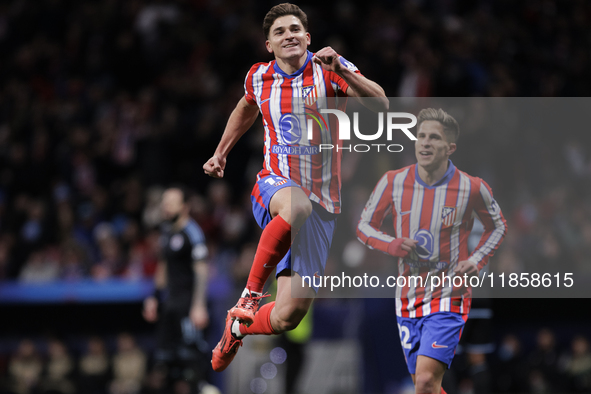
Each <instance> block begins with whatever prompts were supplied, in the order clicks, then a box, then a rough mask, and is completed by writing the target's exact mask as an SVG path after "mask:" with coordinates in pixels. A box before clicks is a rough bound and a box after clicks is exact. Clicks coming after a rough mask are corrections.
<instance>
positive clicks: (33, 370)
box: [8, 339, 43, 394]
mask: <svg viewBox="0 0 591 394" xmlns="http://www.w3.org/2000/svg"><path fill="white" fill-rule="evenodd" d="M8 372H9V377H10V380H11V382H12V384H11V385H12V390H13V391H14V392H15V393H16V394H29V393H33V392H34V390H35V389H36V388H37V386H38V384H39V380H40V378H41V373H42V372H43V362H42V360H41V357H39V354H38V353H37V349H36V347H35V344H34V343H33V342H32V341H31V340H29V339H24V340H22V341H21V343H20V344H19V346H18V349H17V351H16V353H15V354H14V355H13V357H12V359H11V360H10V363H9V365H8Z"/></svg>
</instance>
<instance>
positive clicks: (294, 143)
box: [271, 93, 328, 155]
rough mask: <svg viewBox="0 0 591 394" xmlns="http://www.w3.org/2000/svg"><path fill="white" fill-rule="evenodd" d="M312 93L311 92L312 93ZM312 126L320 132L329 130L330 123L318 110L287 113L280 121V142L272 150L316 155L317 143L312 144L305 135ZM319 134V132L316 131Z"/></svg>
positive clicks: (279, 152)
mask: <svg viewBox="0 0 591 394" xmlns="http://www.w3.org/2000/svg"><path fill="white" fill-rule="evenodd" d="M310 94H311V93H310ZM310 127H313V128H317V129H318V130H319V131H320V134H322V133H325V132H327V130H328V124H327V122H326V120H325V119H324V118H323V117H322V115H320V113H318V111H317V110H315V109H314V108H310V107H307V106H306V107H305V108H304V113H303V114H302V113H300V114H297V113H285V114H283V115H281V118H280V119H279V122H278V127H277V131H278V135H279V137H280V138H279V139H278V144H277V145H273V146H271V152H272V153H275V154H278V155H315V154H318V153H319V152H320V151H319V148H318V146H317V145H312V144H311V143H310V142H309V141H308V140H307V138H306V137H304V136H305V135H307V133H308V129H309V128H310ZM315 134H316V135H319V134H318V133H315Z"/></svg>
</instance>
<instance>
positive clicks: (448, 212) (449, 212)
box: [441, 207, 457, 228]
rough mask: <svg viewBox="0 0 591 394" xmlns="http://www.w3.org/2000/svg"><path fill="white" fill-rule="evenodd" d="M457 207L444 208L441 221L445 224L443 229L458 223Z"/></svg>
mask: <svg viewBox="0 0 591 394" xmlns="http://www.w3.org/2000/svg"><path fill="white" fill-rule="evenodd" d="M456 212H457V210H456V207H443V209H442V210H441V221H442V222H443V227H444V228H445V227H450V226H452V225H453V224H454V222H455V221H456Z"/></svg>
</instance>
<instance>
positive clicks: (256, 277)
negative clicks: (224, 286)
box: [246, 215, 291, 293]
mask: <svg viewBox="0 0 591 394" xmlns="http://www.w3.org/2000/svg"><path fill="white" fill-rule="evenodd" d="M290 247H291V225H290V224H289V223H287V222H286V221H285V220H283V218H282V217H281V216H279V215H277V216H275V217H274V218H273V220H271V221H270V222H269V224H267V227H265V229H264V230H263V234H262V235H261V239H260V241H259V246H258V247H257V251H256V254H255V255H254V261H253V263H252V267H251V268H250V275H248V282H247V283H246V288H247V289H249V290H250V291H255V292H257V293H262V292H263V286H264V285H265V282H266V281H267V279H268V278H269V275H271V272H273V270H274V269H275V267H276V266H277V264H279V262H280V261H281V259H282V258H283V256H285V254H286V253H287V251H288V250H289V248H290Z"/></svg>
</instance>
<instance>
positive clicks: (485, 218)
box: [455, 180, 507, 274]
mask: <svg viewBox="0 0 591 394" xmlns="http://www.w3.org/2000/svg"><path fill="white" fill-rule="evenodd" d="M477 194H478V195H477V196H476V197H475V199H476V202H475V206H474V213H475V214H476V215H477V216H478V219H479V220H480V221H481V222H482V225H483V226H484V232H483V233H482V236H481V237H480V242H478V246H477V247H476V248H475V249H474V251H473V252H472V254H471V255H470V257H469V258H468V260H466V261H461V262H460V263H458V266H457V267H456V270H455V271H456V274H464V273H467V274H471V273H472V272H471V271H473V269H474V268H472V267H475V269H476V273H475V274H478V273H479V272H480V270H481V269H482V267H484V266H485V265H486V264H487V263H488V259H489V258H490V257H492V256H493V255H494V253H495V251H496V250H497V248H498V247H499V245H500V244H501V242H503V238H505V234H506V233H507V222H506V221H505V218H504V216H503V213H502V212H501V208H500V207H499V204H498V203H497V202H496V201H495V199H494V198H493V195H492V191H491V189H490V187H489V186H488V185H487V184H486V182H484V181H483V180H481V182H480V189H479V190H478V191H477ZM470 265H471V266H472V267H470Z"/></svg>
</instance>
